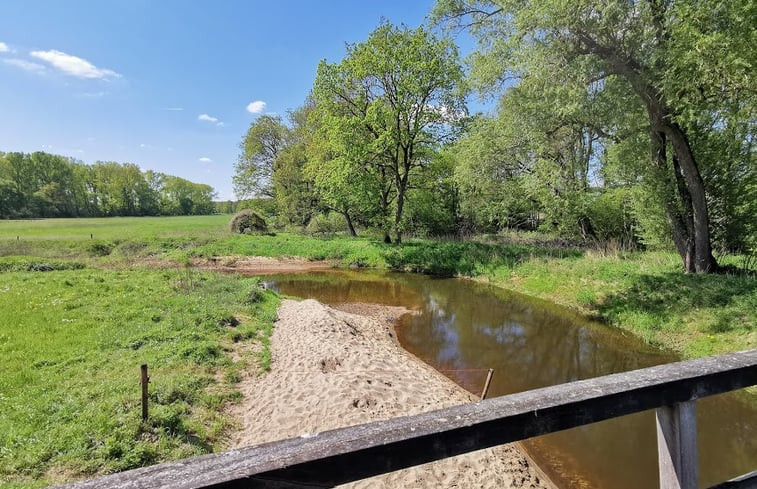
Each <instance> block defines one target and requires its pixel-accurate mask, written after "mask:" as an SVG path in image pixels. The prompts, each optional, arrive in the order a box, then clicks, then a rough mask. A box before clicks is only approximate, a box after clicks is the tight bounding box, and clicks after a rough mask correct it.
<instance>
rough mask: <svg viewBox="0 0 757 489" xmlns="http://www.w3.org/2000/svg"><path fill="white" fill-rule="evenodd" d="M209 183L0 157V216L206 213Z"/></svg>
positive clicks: (65, 161) (52, 159)
mask: <svg viewBox="0 0 757 489" xmlns="http://www.w3.org/2000/svg"><path fill="white" fill-rule="evenodd" d="M214 195H215V192H214V190H213V188H212V187H211V186H209V185H204V184H198V183H193V182H190V181H188V180H185V179H183V178H179V177H175V176H171V175H165V174H163V173H158V172H154V171H149V170H148V171H144V172H143V171H142V170H140V168H139V167H138V166H137V165H134V164H131V163H115V162H101V161H98V162H96V163H95V164H93V165H85V164H83V163H81V162H78V161H76V160H74V159H72V158H67V157H64V156H59V155H54V154H48V153H44V152H35V153H30V154H27V153H0V218H2V219H8V218H11V219H13V218H32V217H98V216H158V215H190V214H210V213H212V212H213V211H214V205H213V197H214Z"/></svg>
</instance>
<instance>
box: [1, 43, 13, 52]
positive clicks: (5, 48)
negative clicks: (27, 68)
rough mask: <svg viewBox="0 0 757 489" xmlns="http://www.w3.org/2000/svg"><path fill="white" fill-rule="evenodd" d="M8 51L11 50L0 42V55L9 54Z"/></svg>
mask: <svg viewBox="0 0 757 489" xmlns="http://www.w3.org/2000/svg"><path fill="white" fill-rule="evenodd" d="M10 50H11V49H10V48H9V47H8V45H7V44H5V43H4V42H0V53H8V52H10Z"/></svg>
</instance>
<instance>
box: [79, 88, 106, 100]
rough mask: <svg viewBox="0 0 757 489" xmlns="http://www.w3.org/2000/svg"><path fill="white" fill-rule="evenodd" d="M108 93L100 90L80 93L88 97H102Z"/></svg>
mask: <svg viewBox="0 0 757 489" xmlns="http://www.w3.org/2000/svg"><path fill="white" fill-rule="evenodd" d="M106 95H108V92H106V91H103V90H100V91H99V92H82V93H80V94H79V96H81V97H87V98H100V97H104V96H106Z"/></svg>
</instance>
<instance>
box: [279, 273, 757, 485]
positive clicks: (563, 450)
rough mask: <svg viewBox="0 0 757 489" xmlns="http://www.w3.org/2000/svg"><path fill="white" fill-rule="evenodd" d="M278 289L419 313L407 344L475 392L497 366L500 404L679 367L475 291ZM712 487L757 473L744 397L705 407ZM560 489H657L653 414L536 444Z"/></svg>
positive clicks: (560, 313) (448, 287)
mask: <svg viewBox="0 0 757 489" xmlns="http://www.w3.org/2000/svg"><path fill="white" fill-rule="evenodd" d="M267 280H269V281H270V282H271V284H272V285H273V286H274V287H275V288H277V289H279V290H280V291H281V292H283V293H285V294H291V295H294V296H298V297H312V298H316V299H318V300H320V301H322V302H325V303H330V304H335V303H343V302H373V303H379V304H387V305H401V306H405V307H408V308H410V309H414V310H416V311H418V314H408V315H405V316H403V317H402V318H401V319H400V321H399V324H398V326H397V335H398V337H399V340H400V342H401V343H402V345H403V346H404V347H405V348H407V349H408V350H409V351H411V352H412V353H414V354H415V355H417V356H418V357H420V358H421V359H422V360H423V361H425V362H427V363H428V364H430V365H432V366H434V367H435V368H437V369H438V370H440V371H442V372H443V373H444V374H445V375H447V376H449V377H450V378H452V379H453V380H454V381H456V382H457V383H458V384H460V385H461V386H463V387H464V388H466V389H468V390H469V391H471V392H474V393H479V392H480V390H481V387H482V384H483V382H484V378H485V372H486V369H489V368H494V369H495V374H494V377H493V379H492V385H491V387H490V391H489V392H490V394H489V395H490V397H491V396H499V395H505V394H510V393H515V392H521V391H524V390H529V389H535V388H538V387H545V386H549V385H555V384H560V383H563V382H570V381H574V380H580V379H586V378H590V377H596V376H599V375H607V374H611V373H616V372H623V371H627V370H633V369H637V368H642V367H647V366H652V365H657V364H660V363H666V362H670V361H674V360H675V358H674V357H673V356H672V355H670V354H666V353H663V352H660V351H659V350H657V349H654V348H651V347H650V346H648V345H646V344H644V343H643V342H641V341H640V340H638V339H637V338H635V337H632V336H629V335H627V334H623V333H622V332H620V331H619V330H615V329H613V328H610V327H608V326H605V325H602V324H597V323H593V322H590V321H587V320H585V319H584V318H581V317H579V316H577V315H575V314H572V313H571V312H569V311H566V310H565V309H562V308H559V307H557V306H554V305H552V304H549V303H546V302H543V301H538V300H534V299H530V298H527V297H524V296H521V295H518V294H513V293H510V292H507V291H503V290H501V289H498V288H494V287H488V286H486V285H481V284H477V283H473V282H468V281H463V280H455V279H432V278H428V277H423V276H419V275H413V274H392V273H363V272H361V273H358V272H311V273H308V274H304V275H284V276H272V277H268V278H267ZM698 408H699V437H700V443H699V444H700V467H701V479H702V480H701V483H702V487H709V486H711V485H714V484H715V483H718V482H722V481H724V480H726V479H729V478H731V477H734V476H736V475H740V474H742V473H746V472H749V471H751V470H754V469H755V468H757V416H755V414H757V409H755V408H754V407H751V406H749V405H747V404H746V403H745V402H743V401H742V400H741V399H740V398H738V397H737V396H735V395H732V394H731V395H723V396H717V397H716V398H709V399H705V400H702V401H700V402H699V403H698ZM524 445H525V447H526V449H527V450H528V451H529V452H530V453H531V455H532V456H533V457H534V458H535V459H536V460H537V461H538V463H539V465H540V466H541V467H542V468H543V470H545V472H547V474H548V475H549V476H550V477H552V478H553V479H554V480H555V482H556V483H557V484H558V486H559V487H566V488H568V487H569V488H588V487H595V488H612V489H632V488H648V487H656V486H657V485H658V482H657V453H656V439H655V429H654V416H653V414H652V413H651V412H645V413H639V414H636V415H632V416H625V417H623V418H618V419H612V420H608V421H604V422H601V423H596V424H593V425H589V426H583V427H579V428H575V429H572V430H567V431H563V432H560V433H555V434H552V435H548V436H543V437H539V438H535V439H531V440H528V441H527V442H525V443H524Z"/></svg>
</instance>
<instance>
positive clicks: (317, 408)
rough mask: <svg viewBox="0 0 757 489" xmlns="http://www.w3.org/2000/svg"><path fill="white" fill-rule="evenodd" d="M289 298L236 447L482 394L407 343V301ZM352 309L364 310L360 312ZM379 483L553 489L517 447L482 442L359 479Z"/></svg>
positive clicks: (242, 411)
mask: <svg viewBox="0 0 757 489" xmlns="http://www.w3.org/2000/svg"><path fill="white" fill-rule="evenodd" d="M344 309H345V310H349V311H351V312H346V311H342V310H337V309H333V308H330V307H327V306H324V305H322V304H320V303H318V302H316V301H313V300H307V301H303V302H297V301H292V300H285V301H284V302H283V303H282V305H281V308H280V309H279V320H278V321H277V322H276V327H275V328H274V333H273V336H272V338H271V347H272V354H273V362H272V368H271V371H270V372H269V373H266V374H263V375H261V376H253V375H251V376H249V378H246V379H244V380H243V382H242V384H241V386H240V388H241V390H242V392H243V394H244V396H245V401H244V402H243V403H242V404H241V405H240V406H238V407H237V408H236V411H235V414H236V415H237V416H238V417H239V419H240V420H241V424H242V430H241V431H240V432H239V433H238V434H237V435H236V436H235V437H234V439H233V440H232V443H231V446H230V447H229V448H235V447H242V446H250V445H255V444H258V443H263V442H268V441H274V440H280V439H283V438H290V437H295V436H301V435H303V434H308V433H317V432H322V431H326V430H330V429H334V428H339V427H344V426H350V425H355V424H360V423H365V422H369V421H376V420H380V419H386V418H390V417H393V416H400V415H408V414H416V413H420V412H423V411H429V410H433V409H439V408H442V407H448V406H453V405H457V404H461V403H465V402H470V401H472V400H474V399H473V396H471V395H470V394H468V393H467V392H465V391H463V390H462V389H461V388H459V387H458V386H457V385H455V384H454V383H453V382H452V381H450V380H449V379H447V378H446V377H444V376H442V375H441V374H439V373H438V372H436V371H435V370H433V369H432V368H431V367H429V366H427V365H425V364H424V363H422V362H421V361H420V360H418V359H416V358H415V357H413V356H412V355H410V354H409V353H407V352H406V351H404V350H403V349H402V348H400V347H399V346H398V345H397V343H396V340H395V339H394V334H393V330H392V327H391V325H392V324H393V322H394V321H395V320H396V318H397V317H399V316H400V315H401V314H403V313H405V312H407V311H406V310H405V309H403V308H389V307H384V306H373V305H368V304H362V305H345V307H344ZM352 312H355V313H358V314H353V313H352ZM349 487H361V488H369V487H370V488H373V487H385V488H401V487H413V488H420V487H428V488H432V487H433V488H453V487H455V488H468V487H486V488H489V487H490V488H541V487H549V486H548V485H547V484H546V483H545V482H544V481H543V480H542V478H541V477H540V476H539V474H538V473H537V470H536V469H535V468H534V467H532V466H531V465H530V464H529V463H528V461H527V460H526V458H525V457H524V456H523V455H522V454H521V452H519V451H518V450H517V448H516V447H515V446H511V445H508V446H503V447H497V448H494V449H488V450H482V451H479V452H475V453H472V454H467V455H463V456H459V457H455V458H451V459H446V460H442V461H439V462H435V463H432V464H427V465H423V466H419V467H415V468H411V469H406V470H402V471H398V472H394V473H391V474H386V475H383V476H379V477H374V478H371V479H366V480H364V481H359V482H356V483H353V484H350V485H349Z"/></svg>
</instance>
